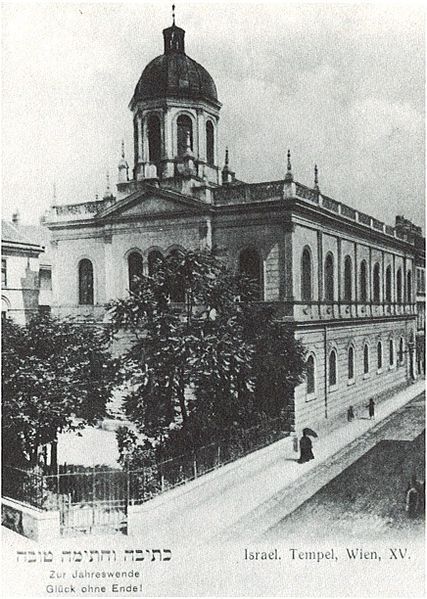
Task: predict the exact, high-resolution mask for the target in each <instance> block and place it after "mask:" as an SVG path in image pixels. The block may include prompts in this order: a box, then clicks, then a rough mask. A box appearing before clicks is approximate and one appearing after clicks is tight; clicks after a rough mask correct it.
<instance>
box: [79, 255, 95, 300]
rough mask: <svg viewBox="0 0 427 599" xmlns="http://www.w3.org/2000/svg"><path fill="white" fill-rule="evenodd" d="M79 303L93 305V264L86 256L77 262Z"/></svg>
mask: <svg viewBox="0 0 427 599" xmlns="http://www.w3.org/2000/svg"><path fill="white" fill-rule="evenodd" d="M79 304H80V305H81V306H89V305H90V306H91V305H93V266H92V262H91V261H90V260H88V259H87V258H84V259H83V260H80V263H79Z"/></svg>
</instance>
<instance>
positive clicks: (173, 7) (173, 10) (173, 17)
mask: <svg viewBox="0 0 427 599" xmlns="http://www.w3.org/2000/svg"><path fill="white" fill-rule="evenodd" d="M172 22H173V24H174V25H175V4H172Z"/></svg>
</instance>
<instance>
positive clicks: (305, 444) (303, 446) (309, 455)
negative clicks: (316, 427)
mask: <svg viewBox="0 0 427 599" xmlns="http://www.w3.org/2000/svg"><path fill="white" fill-rule="evenodd" d="M312 447H313V444H312V442H311V439H310V437H308V436H306V435H303V436H302V437H301V439H300V441H299V448H300V452H301V453H300V458H299V460H298V462H299V463H300V464H304V462H308V461H310V460H312V459H313V458H314V455H313V451H312V449H311V448H312Z"/></svg>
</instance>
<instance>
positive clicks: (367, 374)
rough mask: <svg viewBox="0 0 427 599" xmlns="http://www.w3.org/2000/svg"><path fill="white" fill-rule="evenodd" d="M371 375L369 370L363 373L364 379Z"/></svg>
mask: <svg viewBox="0 0 427 599" xmlns="http://www.w3.org/2000/svg"><path fill="white" fill-rule="evenodd" d="M370 376H371V375H370V374H369V372H365V374H364V375H363V377H362V378H363V379H364V380H366V379H368V378H369V377H370Z"/></svg>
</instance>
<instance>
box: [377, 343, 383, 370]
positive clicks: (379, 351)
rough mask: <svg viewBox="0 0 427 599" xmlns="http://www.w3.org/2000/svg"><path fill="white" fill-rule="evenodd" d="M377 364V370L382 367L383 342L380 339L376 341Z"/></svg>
mask: <svg viewBox="0 0 427 599" xmlns="http://www.w3.org/2000/svg"><path fill="white" fill-rule="evenodd" d="M377 366H378V370H381V368H382V367H383V344H382V343H381V341H378V345H377Z"/></svg>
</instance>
